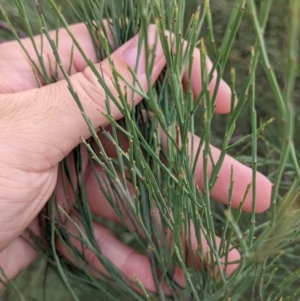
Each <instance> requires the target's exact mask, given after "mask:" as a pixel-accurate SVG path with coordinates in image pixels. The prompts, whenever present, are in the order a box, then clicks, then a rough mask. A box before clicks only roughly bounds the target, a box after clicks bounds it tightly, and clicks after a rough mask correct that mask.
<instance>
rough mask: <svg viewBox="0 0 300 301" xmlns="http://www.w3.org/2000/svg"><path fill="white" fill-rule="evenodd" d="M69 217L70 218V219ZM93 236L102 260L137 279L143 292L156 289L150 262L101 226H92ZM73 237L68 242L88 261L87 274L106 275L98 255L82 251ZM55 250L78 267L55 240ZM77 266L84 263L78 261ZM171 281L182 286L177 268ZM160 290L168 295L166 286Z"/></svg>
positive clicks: (79, 244)
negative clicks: (88, 272) (141, 285)
mask: <svg viewBox="0 0 300 301" xmlns="http://www.w3.org/2000/svg"><path fill="white" fill-rule="evenodd" d="M72 217H73V218H74V216H72ZM67 227H68V229H69V231H71V232H72V233H73V234H75V235H74V236H75V237H76V236H78V235H79V233H78V230H77V229H75V227H74V225H73V224H71V223H69V224H68V225H67ZM94 235H95V239H96V241H97V243H98V246H99V249H100V250H101V254H102V255H103V257H104V258H105V259H106V260H108V261H110V262H111V263H112V264H113V265H114V266H115V267H116V268H118V269H119V270H120V271H121V272H122V273H124V274H125V276H126V277H128V279H130V280H131V281H133V282H136V277H137V278H138V280H139V281H141V282H142V284H143V285H144V287H145V288H146V289H147V290H149V291H155V290H156V289H155V283H154V280H153V278H152V276H151V275H152V273H151V267H150V263H149V260H148V258H147V257H146V256H143V255H141V254H139V253H138V252H136V251H135V250H133V249H132V248H130V247H129V246H126V245H125V244H123V243H122V242H121V241H120V240H118V239H117V238H116V237H115V236H114V234H113V233H112V232H111V231H109V230H108V229H106V228H105V227H103V226H102V225H99V224H96V223H94ZM74 236H73V235H72V237H70V243H71V244H72V245H74V246H75V247H76V248H77V249H78V250H79V252H84V256H85V258H86V260H87V262H89V263H90V265H91V266H93V267H94V268H95V269H91V268H89V270H90V272H91V273H93V274H94V275H95V276H97V277H99V274H97V273H96V272H95V270H98V271H100V272H101V273H103V274H104V275H106V276H110V275H109V273H108V272H107V270H106V268H105V266H104V265H103V264H102V263H101V261H100V260H99V256H97V255H96V252H93V251H92V250H90V249H89V248H85V249H84V250H83V249H82V242H80V241H79V240H77V239H76V238H74ZM57 249H58V251H59V252H60V253H61V254H62V255H63V256H65V257H66V258H67V259H68V260H69V261H71V262H72V263H73V264H75V265H78V264H79V263H78V261H77V262H76V261H75V260H74V258H73V257H72V256H71V255H70V252H69V250H68V248H67V247H66V246H64V244H63V243H62V242H61V241H59V240H58V241H57ZM81 264H84V263H83V262H82V263H81ZM174 279H175V281H179V283H178V284H179V285H182V281H183V277H182V272H181V271H180V270H179V269H175V273H174ZM163 288H164V292H165V293H166V294H168V293H169V290H168V288H167V286H166V285H164V287H163ZM135 289H137V287H135Z"/></svg>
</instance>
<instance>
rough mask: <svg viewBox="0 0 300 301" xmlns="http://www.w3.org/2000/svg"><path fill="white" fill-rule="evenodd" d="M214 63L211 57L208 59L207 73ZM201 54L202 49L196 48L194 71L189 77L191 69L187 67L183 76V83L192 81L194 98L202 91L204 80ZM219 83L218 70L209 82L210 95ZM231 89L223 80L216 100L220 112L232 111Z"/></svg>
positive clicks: (216, 109) (216, 108)
mask: <svg viewBox="0 0 300 301" xmlns="http://www.w3.org/2000/svg"><path fill="white" fill-rule="evenodd" d="M212 67H213V64H212V62H211V61H210V60H209V58H207V59H206V70H207V74H209V73H210V71H211V70H212ZM201 78H202V76H201V54H200V50H199V49H198V48H195V49H194V52H193V63H192V72H191V76H190V79H189V70H188V67H187V68H186V69H185V72H184V77H183V84H184V85H186V83H187V81H190V84H191V88H192V92H193V95H194V98H195V99H197V97H198V96H199V94H200V92H201V91H202V80H201ZM216 84H217V71H214V72H213V77H212V79H211V81H210V83H209V84H208V91H209V94H210V96H211V97H212V96H213V94H214V91H215V89H216ZM231 96H232V94H231V90H230V88H229V86H228V84H227V83H226V82H225V81H224V80H221V81H220V84H219V87H218V90H217V94H216V100H215V112H216V113H218V114H226V113H229V112H230V108H231Z"/></svg>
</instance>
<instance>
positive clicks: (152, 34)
mask: <svg viewBox="0 0 300 301" xmlns="http://www.w3.org/2000/svg"><path fill="white" fill-rule="evenodd" d="M138 43H139V35H136V36H135V37H134V38H133V39H132V40H131V41H129V43H128V45H127V47H126V48H125V50H124V51H123V58H124V60H125V61H126V63H127V64H128V65H129V66H130V67H131V69H133V70H135V68H136V67H137V74H145V73H146V63H147V58H146V54H145V45H143V46H142V48H141V50H140V58H139V61H138V64H137V59H138V54H139V46H138ZM147 44H148V47H149V48H151V49H152V48H153V47H155V51H154V55H155V60H154V65H155V63H156V62H157V61H158V60H159V59H160V58H161V56H162V54H163V49H162V46H161V44H160V42H159V40H158V36H157V32H156V30H155V27H153V26H151V27H149V29H148V43H147ZM155 44H156V45H155ZM148 59H149V60H151V57H150V58H148ZM136 65H137V66H136Z"/></svg>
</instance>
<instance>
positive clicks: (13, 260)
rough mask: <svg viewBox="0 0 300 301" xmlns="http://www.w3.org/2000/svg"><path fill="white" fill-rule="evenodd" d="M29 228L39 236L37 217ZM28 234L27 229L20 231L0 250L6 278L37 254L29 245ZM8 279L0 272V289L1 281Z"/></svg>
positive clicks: (15, 272)
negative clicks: (17, 235) (20, 234)
mask: <svg viewBox="0 0 300 301" xmlns="http://www.w3.org/2000/svg"><path fill="white" fill-rule="evenodd" d="M29 228H30V230H31V231H32V232H33V233H35V235H38V236H39V237H41V229H40V225H39V221H38V219H37V218H36V219H34V220H33V222H32V223H31V224H30V225H29ZM29 240H31V238H30V235H29V233H28V232H27V231H24V232H23V233H22V236H19V237H18V238H16V239H15V240H14V241H13V242H12V243H11V244H10V245H9V246H8V247H7V248H5V249H4V250H3V251H2V252H0V267H1V268H2V269H3V270H4V272H5V274H6V276H7V278H8V279H13V278H14V277H15V276H17V275H18V274H19V272H20V271H22V270H23V269H25V268H26V267H28V266H29V265H30V264H31V263H32V262H33V261H34V259H35V258H36V256H37V255H38V253H37V251H36V250H34V248H33V247H32V245H30V242H29ZM8 279H5V277H4V276H3V275H2V273H0V290H1V288H2V286H3V285H2V284H1V280H2V282H4V283H5V282H7V280H8Z"/></svg>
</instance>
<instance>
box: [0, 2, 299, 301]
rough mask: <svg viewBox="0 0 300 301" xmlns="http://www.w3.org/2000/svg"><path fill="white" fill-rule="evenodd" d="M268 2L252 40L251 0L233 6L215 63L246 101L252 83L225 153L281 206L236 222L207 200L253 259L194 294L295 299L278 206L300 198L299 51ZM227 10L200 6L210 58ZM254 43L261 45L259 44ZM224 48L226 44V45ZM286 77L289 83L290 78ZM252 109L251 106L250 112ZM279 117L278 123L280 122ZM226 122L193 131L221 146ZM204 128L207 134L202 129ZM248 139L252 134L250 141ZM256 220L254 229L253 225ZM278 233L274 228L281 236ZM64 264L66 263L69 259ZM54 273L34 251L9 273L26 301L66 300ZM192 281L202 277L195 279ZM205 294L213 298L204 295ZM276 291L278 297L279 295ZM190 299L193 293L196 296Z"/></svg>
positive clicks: (216, 120)
mask: <svg viewBox="0 0 300 301" xmlns="http://www.w3.org/2000/svg"><path fill="white" fill-rule="evenodd" d="M268 2H269V3H272V5H271V11H270V14H269V18H268V22H267V23H266V29H265V33H264V36H263V39H259V34H260V32H259V30H258V28H255V25H257V24H256V23H255V22H253V21H255V19H253V14H251V9H252V8H253V6H251V5H254V1H247V4H248V5H247V9H246V11H245V12H243V11H242V10H241V11H238V13H240V14H241V17H242V21H241V24H240V25H239V28H238V30H237V34H236V36H235V38H234V41H233V46H232V48H231V49H230V52H229V53H228V55H229V57H228V60H225V61H224V63H223V62H221V65H222V63H223V65H222V66H223V67H224V68H223V69H222V72H223V77H224V78H225V79H226V80H227V82H232V80H233V79H234V88H235V90H236V93H237V95H239V96H240V98H242V97H243V92H245V83H247V82H248V81H249V80H250V82H251V87H252V88H251V89H254V88H255V99H254V98H253V100H252V101H251V91H252V92H254V90H251V89H249V90H248V89H247V90H248V91H247V92H249V95H250V96H249V95H247V96H249V100H248V101H246V102H245V104H244V105H243V107H242V109H241V112H240V113H239V114H238V117H237V119H236V122H235V130H234V133H233V135H232V137H231V139H230V144H232V143H235V142H237V141H240V139H242V138H243V137H245V136H247V135H250V136H249V139H245V140H244V142H243V143H240V144H238V145H236V146H235V147H232V148H229V149H228V152H229V153H230V154H231V155H233V156H235V157H236V158H237V159H239V160H240V161H242V162H244V163H245V164H247V165H249V166H253V161H254V159H255V160H256V162H257V164H255V168H257V170H259V171H262V172H263V173H264V174H266V175H268V176H269V178H270V179H271V180H272V181H273V182H275V183H276V185H275V190H274V191H275V192H274V194H275V196H276V197H277V198H278V200H281V204H282V205H279V206H278V208H277V207H276V206H273V207H272V208H271V210H270V211H268V212H267V213H264V214H261V215H255V216H254V215H253V214H242V215H241V218H240V219H239V221H238V223H237V222H236V221H235V220H234V219H232V220H231V215H228V219H227V220H226V219H225V217H224V214H223V212H224V209H225V207H224V206H223V205H219V204H218V203H215V202H213V201H212V208H211V210H212V212H213V213H214V219H209V218H207V219H206V220H205V222H206V223H207V224H209V223H213V227H212V228H213V229H214V231H215V232H216V233H217V234H219V235H222V230H223V229H224V226H226V227H228V228H229V229H230V231H231V232H230V233H231V236H232V238H234V239H235V242H236V244H237V245H238V246H239V247H240V248H241V249H243V244H245V245H244V252H245V254H246V253H247V252H250V253H251V254H252V256H253V258H254V260H253V261H252V262H251V260H249V261H247V260H246V261H245V262H244V263H243V264H242V265H243V269H244V270H241V272H240V274H239V275H240V276H239V278H233V280H232V282H231V281H230V278H229V282H228V284H227V292H224V291H223V292H222V293H220V294H219V295H217V296H216V294H215V293H216V292H220V291H221V289H222V286H220V284H218V283H216V282H210V281H211V280H207V279H206V281H207V282H208V283H209V285H210V286H211V287H208V286H206V291H204V292H201V290H202V287H200V288H197V290H198V291H200V295H201V294H202V295H201V296H202V298H203V300H270V301H273V300H296V299H297V298H298V291H299V288H298V287H299V282H297V280H295V279H297V278H298V277H299V275H300V272H299V271H298V270H297V268H299V266H298V265H297V266H295V262H297V261H298V257H297V255H298V254H299V248H300V247H299V246H298V245H299V238H298V224H297V223H292V224H288V223H287V222H288V221H290V220H292V221H293V219H291V216H290V215H289V214H290V213H287V210H286V208H285V206H284V205H285V204H288V202H294V203H295V204H296V205H297V206H298V203H299V201H300V200H299V194H298V195H297V193H298V192H299V186H297V185H299V184H297V183H296V185H295V186H294V188H293V186H292V184H293V181H294V179H296V178H297V175H298V176H299V171H298V170H297V169H299V167H298V166H297V164H296V163H295V161H296V160H297V159H299V151H300V150H299V149H300V137H299V135H293V130H294V129H295V132H296V133H297V131H296V129H298V128H300V117H299V116H300V115H299V113H300V80H299V75H300V73H299V68H298V69H296V70H294V69H293V66H292V65H291V64H290V62H289V59H290V56H289V54H290V53H292V52H293V50H294V49H298V50H299V47H298V45H293V44H292V42H293V41H294V40H296V41H297V39H294V38H293V36H292V35H293V33H294V32H295V31H297V30H296V29H295V28H292V30H290V29H291V27H292V26H296V25H293V24H291V22H290V21H291V12H290V7H289V5H288V4H287V1H283V0H274V1H265V2H264V4H265V5H266V3H268ZM0 3H1V4H2V5H3V7H4V9H5V10H6V11H7V13H8V15H9V16H10V19H11V20H12V22H13V24H14V26H15V27H16V28H19V32H20V33H21V34H24V33H22V32H21V31H20V28H22V26H21V20H20V18H19V17H18V12H17V11H16V9H15V8H14V6H13V5H10V4H7V3H6V2H5V1H0ZM236 3H242V1H237V2H236ZM289 3H290V5H292V4H293V3H294V4H295V1H294V2H293V1H290V2H289ZM264 4H263V5H264ZM61 5H62V7H63V8H64V6H65V5H67V1H65V2H61ZM196 7H197V3H192V2H191V1H187V10H186V13H185V17H186V20H187V21H188V20H189V18H190V16H191V13H192V12H194V11H195V10H196ZM295 7H296V5H295ZM34 9H35V7H34V5H32V7H31V8H29V12H30V14H32V13H33V10H34ZM234 9H235V5H234V4H233V1H227V0H226V1H212V2H211V4H210V12H211V16H212V21H211V24H210V23H209V20H210V19H209V11H208V14H207V16H206V21H205V26H203V27H202V30H201V34H200V36H201V37H203V39H204V42H205V45H206V47H207V51H208V54H209V55H210V57H211V58H213V59H214V61H215V60H218V59H220V56H218V51H217V50H218V49H219V48H220V47H221V45H223V44H222V42H223V41H224V34H225V28H226V26H227V24H228V23H229V21H228V20H229V19H230V14H231V13H232V11H234ZM265 10H267V9H265ZM252 13H253V11H252ZM48 14H49V15H48ZM51 16H52V17H51ZM45 18H46V19H47V20H50V21H49V23H48V24H49V27H55V22H54V21H53V20H54V19H53V12H52V11H51V10H49V11H47V13H46V15H45ZM77 18H78V16H76V15H75V14H70V15H68V16H67V19H68V21H69V22H75V21H76V19H77ZM261 19H263V18H261ZM32 20H33V23H32V26H33V28H35V29H36V32H37V28H38V27H39V23H38V21H37V20H38V19H37V18H32ZM295 22H296V21H295ZM289 31H292V32H289ZM1 32H2V33H3V34H2V35H1V38H2V39H4V40H5V39H9V38H11V35H10V34H9V32H8V31H7V30H5V31H4V30H2V31H1ZM262 42H263V44H264V45H262ZM298 42H299V40H298ZM254 45H255V46H256V48H254V51H252V52H251V46H254ZM224 47H226V44H225V46H224ZM297 47H298V48H297ZM261 50H263V51H261ZM259 51H261V54H260V57H259V59H258V60H257V62H258V65H257V67H256V68H255V69H254V70H252V71H253V72H255V81H254V80H253V79H251V67H252V66H253V65H254V64H255V60H256V55H257V53H258V52H259ZM225 52H226V51H224V53H225ZM223 58H224V57H223ZM251 63H252V65H251ZM268 64H270V65H271V66H272V70H273V72H274V73H272V70H271V69H270V68H268V67H269V66H268ZM233 70H234V72H233ZM294 73H295V74H294ZM273 74H275V77H273ZM294 81H295V84H293V82H294ZM253 87H254V88H253ZM170 89H172V87H171V88H170ZM289 104H293V109H292V110H291V109H290V108H289ZM253 109H255V111H256V113H255V114H254V113H253V112H254V110H253ZM255 116H256V117H255ZM203 118H204V112H203V108H202V109H201V108H200V109H199V110H198V112H197V115H196V118H195V120H203ZM273 119H274V120H273ZM270 120H272V122H270V125H268V126H266V127H265V129H264V130H263V131H261V132H258V131H256V128H259V127H260V126H261V125H263V124H264V123H266V122H268V121H270ZM283 121H284V122H287V125H286V126H283V125H282V124H283V123H282V122H283ZM289 122H290V123H289ZM228 124H230V120H229V118H228V117H227V116H221V115H214V114H213V115H212V116H211V122H210V123H209V129H206V128H205V126H203V123H202V122H200V123H199V124H197V123H196V124H195V132H196V133H198V134H201V135H202V136H203V137H206V138H205V139H207V141H211V142H212V143H213V144H214V145H216V146H218V147H220V148H221V147H222V146H224V137H225V135H226V133H227V130H228ZM253 127H255V130H253ZM208 133H211V134H209V135H208ZM250 138H254V140H251V139H250ZM287 138H292V139H293V142H294V145H295V157H294V158H295V160H293V157H292V156H291V154H292V151H291V150H292V149H291V148H289V147H290V146H288V144H287V143H286V141H285V139H287ZM253 141H254V142H253ZM253 149H254V150H253ZM141 164H142V161H141ZM288 192H289V194H288V196H287V197H286V198H285V199H284V198H283V196H284V195H285V194H286V193H288ZM277 193H278V195H277ZM297 197H298V199H297ZM206 201H208V202H209V203H211V202H210V201H211V200H210V199H207V200H203V202H204V203H205V202H206ZM205 204H206V203H205ZM293 212H295V214H296V218H297V217H299V214H298V212H297V211H296V209H295V210H294V211H293ZM232 214H233V215H234V214H236V212H235V211H232ZM275 217H276V218H275ZM254 219H255V220H256V223H257V228H255V227H254V226H249V225H250V222H251V221H253V220H254ZM275 219H276V220H277V221H276V223H277V224H276V223H275ZM267 221H268V222H269V221H270V222H271V223H273V224H274V227H273V228H269V229H271V230H268V227H264V223H265V222H267ZM205 222H204V223H205ZM260 225H261V230H260V229H259V226H260ZM289 229H292V230H293V231H294V232H293V233H294V234H293V233H292V234H289V235H288V234H287V233H286V232H288V231H289ZM247 231H249V232H250V235H249V236H248V240H247V241H246V240H244V239H243V235H248V234H246V232H247ZM249 232H248V233H249ZM254 233H255V235H256V236H258V239H257V240H256V239H254ZM126 234H127V236H128V235H129V239H132V237H131V238H130V233H126V232H125V233H124V235H126ZM239 235H240V236H239ZM280 235H282V240H281V239H280V237H281V236H280ZM285 236H286V237H285ZM124 237H125V236H124ZM124 237H123V239H124ZM289 239H290V240H291V241H289ZM252 244H254V247H253V248H252V249H251V247H252ZM262 249H263V251H262ZM65 267H66V268H69V266H65ZM71 271H72V270H71ZM247 273H248V274H247ZM74 274H75V272H74ZM59 277H61V274H59V273H58V272H57V271H54V270H53V267H52V266H51V265H47V262H46V261H45V259H44V258H43V257H42V256H40V257H39V259H38V260H37V261H36V262H35V263H34V264H33V265H32V266H31V267H30V268H29V269H28V270H26V271H24V272H22V273H21V274H20V275H19V276H18V277H17V279H16V280H15V283H16V285H17V286H18V287H19V288H20V290H21V292H22V294H23V296H24V297H25V299H26V300H74V299H73V297H72V296H71V294H70V293H69V292H68V290H67V289H66V288H65V286H64V285H63V284H62V282H61V281H60V278H59ZM243 277H244V278H243ZM246 277H248V278H246ZM28 279H30V280H31V281H30V286H28V282H29V281H28ZM203 279H204V278H203ZM202 281H203V280H202ZM233 281H235V282H236V283H237V284H236V283H234V282H233ZM70 283H71V286H72V287H73V288H74V291H75V294H77V296H78V299H79V300H108V296H105V295H104V292H100V291H99V289H97V288H92V287H91V285H84V284H83V282H82V280H81V281H75V280H72V279H71V280H70ZM199 283H202V284H203V282H201V281H199ZM249 283H251V285H249ZM230 285H232V287H230ZM104 287H105V290H106V291H108V292H109V293H112V294H114V292H115V291H116V290H115V289H114V288H113V287H110V286H108V285H107V284H105V286H104ZM105 290H104V291H105ZM124 291H125V292H126V290H123V292H118V293H117V298H119V299H122V300H127V299H128V300H132V297H130V295H129V293H128V294H126V293H124ZM2 294H3V296H2V298H3V299H4V300H17V298H18V297H17V296H16V295H15V292H14V291H12V290H11V289H9V288H8V289H6V291H4V292H2ZM231 294H232V296H231ZM294 294H295V295H294ZM210 296H215V297H214V298H211V297H210ZM224 296H226V299H223V298H225V297H224ZM281 297H282V298H283V299H280V298H281ZM199 298H200V297H199ZM210 298H211V299H210ZM231 298H232V299H231ZM195 300H197V299H196V297H195ZM199 300H200V299H199ZM201 300H202V299H201Z"/></svg>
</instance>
